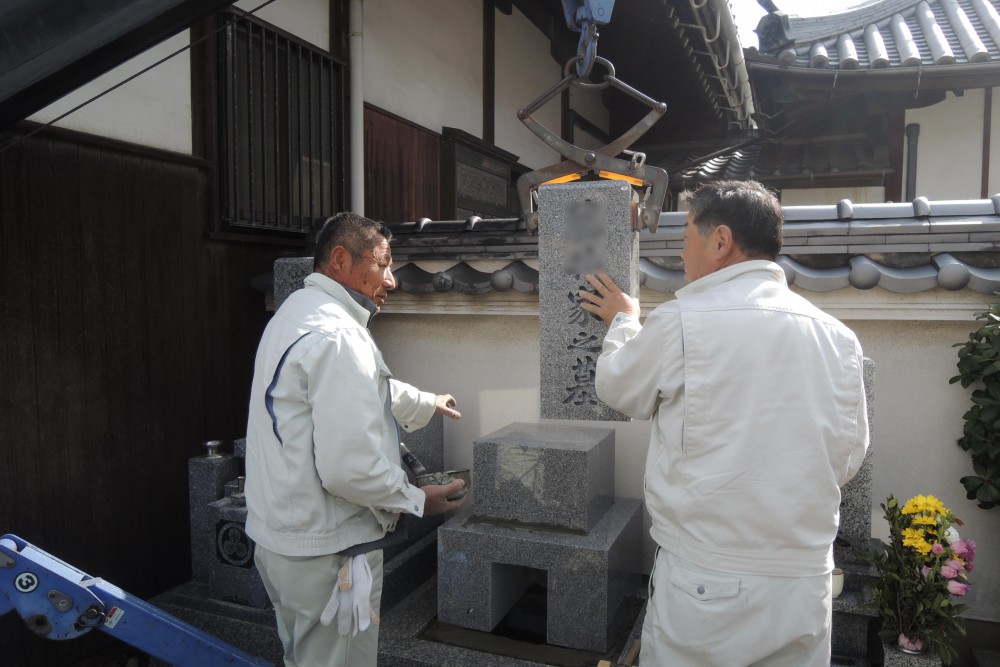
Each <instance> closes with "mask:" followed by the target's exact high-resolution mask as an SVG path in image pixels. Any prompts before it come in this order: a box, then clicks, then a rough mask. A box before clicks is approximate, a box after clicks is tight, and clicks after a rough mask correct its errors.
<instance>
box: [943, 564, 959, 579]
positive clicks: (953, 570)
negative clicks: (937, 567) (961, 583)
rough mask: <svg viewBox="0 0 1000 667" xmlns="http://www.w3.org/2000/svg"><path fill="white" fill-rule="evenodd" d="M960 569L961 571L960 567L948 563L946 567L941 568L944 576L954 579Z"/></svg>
mask: <svg viewBox="0 0 1000 667" xmlns="http://www.w3.org/2000/svg"><path fill="white" fill-rule="evenodd" d="M960 571H961V568H960V567H955V566H953V565H947V564H946V565H945V566H944V567H942V568H941V576H942V577H944V578H945V579H954V578H955V577H957V576H958V573H959V572H960Z"/></svg>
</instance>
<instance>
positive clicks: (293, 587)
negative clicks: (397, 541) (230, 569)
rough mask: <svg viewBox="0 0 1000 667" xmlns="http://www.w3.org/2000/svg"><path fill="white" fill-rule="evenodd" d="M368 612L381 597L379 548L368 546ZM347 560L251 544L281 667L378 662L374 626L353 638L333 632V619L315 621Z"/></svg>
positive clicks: (362, 666)
mask: <svg viewBox="0 0 1000 667" xmlns="http://www.w3.org/2000/svg"><path fill="white" fill-rule="evenodd" d="M367 556H368V564H369V565H370V566H371V568H372V611H374V612H375V613H376V614H377V613H379V607H380V605H381V602H382V552H381V551H372V552H370V553H369V554H367ZM345 560H346V559H345V558H343V557H341V556H337V555H334V554H330V555H328V556H299V557H295V556H282V555H280V554H276V553H274V552H273V551H268V550H267V549H265V548H263V547H261V546H260V545H259V544H258V545H256V550H255V553H254V562H256V564H257V570H258V571H259V572H260V578H261V579H262V580H263V581H264V588H265V589H267V594H268V596H269V597H270V598H271V603H272V604H273V605H274V615H275V617H276V618H277V620H278V636H279V637H280V638H281V644H282V646H284V647H285V667H375V664H376V662H377V661H378V625H376V624H374V623H373V624H372V625H371V626H370V627H369V628H368V629H367V630H365V631H364V632H359V633H358V634H357V635H355V636H354V637H342V636H341V635H340V633H338V632H337V619H334V620H333V623H331V624H330V625H322V624H320V622H319V617H320V614H322V613H323V608H324V607H326V603H327V602H329V600H330V595H331V594H332V593H333V588H334V586H336V585H337V572H338V571H339V570H340V567H341V565H343V564H344V561H345Z"/></svg>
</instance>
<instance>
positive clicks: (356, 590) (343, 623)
mask: <svg viewBox="0 0 1000 667" xmlns="http://www.w3.org/2000/svg"><path fill="white" fill-rule="evenodd" d="M371 593H372V570H371V566H370V565H368V558H367V557H365V555H364V554H360V555H358V556H354V557H353V558H349V559H347V560H346V561H345V562H344V565H343V566H342V567H341V568H340V571H339V572H338V573H337V584H336V585H335V586H334V587H333V593H332V594H331V595H330V601H329V602H327V603H326V607H325V608H324V609H323V613H322V614H320V617H319V622H320V623H322V624H323V625H330V624H331V623H333V618H334V616H336V618H337V631H338V632H339V633H340V634H341V635H342V636H344V637H346V636H348V635H351V636H352V637H353V636H354V635H357V634H358V632H359V631H360V632H364V631H365V630H367V629H368V628H369V627H370V626H371V624H372V623H375V624H378V622H379V618H378V615H377V614H374V613H372V607H371Z"/></svg>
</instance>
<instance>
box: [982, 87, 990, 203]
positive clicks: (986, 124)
mask: <svg viewBox="0 0 1000 667" xmlns="http://www.w3.org/2000/svg"><path fill="white" fill-rule="evenodd" d="M992 126H993V89H992V88H984V89H983V177H982V182H981V183H980V186H979V196H980V197H982V198H983V199H986V198H988V197H989V196H990V140H991V137H990V134H991V130H992Z"/></svg>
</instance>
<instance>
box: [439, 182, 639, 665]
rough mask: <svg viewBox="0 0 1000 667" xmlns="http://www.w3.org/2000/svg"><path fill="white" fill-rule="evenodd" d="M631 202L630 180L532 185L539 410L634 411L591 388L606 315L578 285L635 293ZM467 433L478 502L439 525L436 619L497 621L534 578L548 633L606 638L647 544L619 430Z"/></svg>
mask: <svg viewBox="0 0 1000 667" xmlns="http://www.w3.org/2000/svg"><path fill="white" fill-rule="evenodd" d="M636 205H637V200H636V197H635V195H634V193H633V192H632V188H631V187H630V186H629V185H628V184H627V183H625V182H623V181H608V180H604V181H593V182H585V183H574V184H572V185H565V184H563V185H550V186H543V187H541V188H539V190H538V217H539V228H538V259H539V289H538V292H539V303H538V310H539V321H540V328H541V392H540V393H541V416H542V418H543V419H568V420H587V421H622V420H625V419H627V417H626V416H625V415H623V414H621V413H619V412H617V411H615V410H612V409H611V408H609V407H608V406H607V405H605V404H604V403H603V402H601V401H600V400H599V399H598V398H597V394H596V391H595V388H594V380H595V375H596V369H597V358H598V356H600V353H601V345H602V342H603V340H604V335H605V333H606V331H607V327H606V326H605V325H604V323H603V322H601V320H600V319H598V318H597V317H595V316H593V315H591V314H590V313H588V312H587V311H585V310H583V309H582V308H580V297H579V294H578V293H579V292H580V290H583V289H588V290H589V289H592V288H591V287H590V284H589V283H588V282H587V281H586V279H585V277H584V276H585V275H586V274H593V273H602V272H603V273H607V274H609V275H610V276H611V277H612V278H613V279H614V280H615V282H616V283H618V285H619V286H620V287H621V288H622V289H623V290H624V291H626V292H627V293H628V294H631V295H632V296H638V291H639V271H638V268H639V240H638V234H637V233H636V232H635V230H634V228H633V222H634V219H635V215H636ZM473 447H474V449H473V469H472V474H473V479H474V481H475V490H474V493H475V500H474V504H473V506H472V507H467V508H466V509H465V510H464V511H463V512H462V513H460V514H459V515H458V516H456V517H455V518H453V519H451V520H450V521H448V522H447V523H446V524H445V525H444V526H442V527H441V528H440V529H439V531H438V565H439V567H438V620H439V621H441V622H443V623H448V624H451V625H457V626H460V627H463V628H469V629H472V630H480V631H485V632H490V631H492V630H494V628H496V627H497V625H498V624H499V623H500V622H501V621H502V620H503V618H504V616H505V615H506V614H507V613H508V612H509V611H510V610H511V608H512V607H513V606H514V605H515V603H517V602H518V600H520V598H521V597H522V595H524V593H525V592H526V591H527V589H528V587H529V586H530V585H531V584H540V585H541V586H542V587H544V588H545V591H546V628H545V635H546V643H548V644H552V645H555V646H567V647H573V648H581V649H586V650H590V651H605V650H607V648H608V641H609V630H610V628H611V626H612V623H613V621H614V616H615V613H616V611H617V610H618V608H619V606H620V605H621V603H622V602H623V600H624V599H625V598H626V597H628V596H633V595H634V594H635V593H636V591H637V590H638V587H639V574H638V573H639V571H640V568H641V553H642V549H641V545H642V536H641V502H640V501H639V500H634V499H621V498H619V499H615V498H614V430H612V429H610V428H606V427H596V426H589V425H584V424H582V423H576V424H565V423H558V424H557V423H552V422H543V423H541V424H520V423H515V424H511V425H509V426H507V427H505V428H503V429H501V430H499V431H497V432H496V433H493V434H491V435H488V436H485V437H483V438H480V439H479V440H477V441H476V442H475V444H474V445H473Z"/></svg>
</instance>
